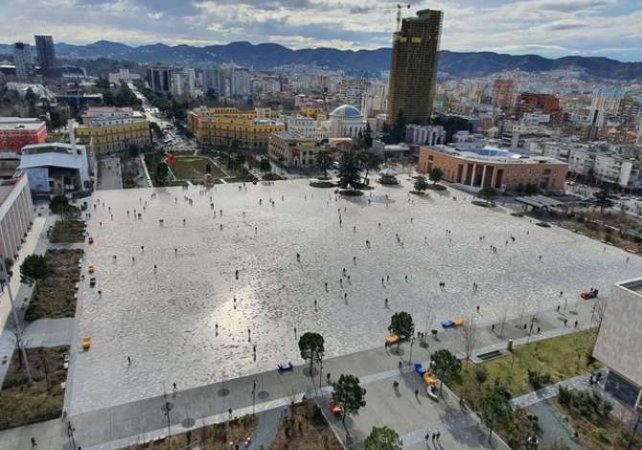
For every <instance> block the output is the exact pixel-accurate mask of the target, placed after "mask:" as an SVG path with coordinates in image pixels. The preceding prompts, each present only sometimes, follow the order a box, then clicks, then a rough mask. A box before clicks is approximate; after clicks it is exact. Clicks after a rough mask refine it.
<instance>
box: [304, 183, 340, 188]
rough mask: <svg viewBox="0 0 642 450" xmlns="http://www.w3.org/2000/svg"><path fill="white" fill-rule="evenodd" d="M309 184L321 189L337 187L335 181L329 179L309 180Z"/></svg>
mask: <svg viewBox="0 0 642 450" xmlns="http://www.w3.org/2000/svg"><path fill="white" fill-rule="evenodd" d="M310 186H312V187H315V188H321V189H328V188H333V187H337V185H336V183H333V182H331V181H310Z"/></svg>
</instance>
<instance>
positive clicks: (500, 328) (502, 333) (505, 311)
mask: <svg viewBox="0 0 642 450" xmlns="http://www.w3.org/2000/svg"><path fill="white" fill-rule="evenodd" d="M507 318H508V309H506V308H504V314H502V321H501V322H500V323H499V337H500V338H502V339H503V338H504V325H506V319H507Z"/></svg>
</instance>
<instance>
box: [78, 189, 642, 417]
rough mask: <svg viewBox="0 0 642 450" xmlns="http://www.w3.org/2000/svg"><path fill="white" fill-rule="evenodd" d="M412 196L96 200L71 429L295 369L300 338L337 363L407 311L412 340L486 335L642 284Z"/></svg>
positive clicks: (453, 207) (473, 213)
mask: <svg viewBox="0 0 642 450" xmlns="http://www.w3.org/2000/svg"><path fill="white" fill-rule="evenodd" d="M408 188H409V186H408V185H405V186H403V187H398V188H385V187H377V188H376V189H375V190H373V191H372V197H371V198H370V196H369V194H366V195H365V196H364V197H361V198H356V199H355V198H350V199H341V198H338V199H335V196H334V194H333V193H332V192H331V191H328V190H320V189H314V188H311V187H309V186H308V181H307V180H297V181H286V182H279V183H271V184H258V185H255V186H253V185H248V186H247V187H246V189H247V190H245V189H243V188H242V186H241V185H239V184H233V185H225V186H217V187H216V188H215V189H214V190H212V191H211V192H209V193H204V192H201V191H199V189H200V188H199V187H196V188H192V189H190V190H182V189H181V188H169V189H156V190H151V189H147V190H145V189H142V190H127V191H100V192H97V193H96V194H95V196H94V200H93V201H98V202H100V203H99V205H98V207H97V208H96V210H94V208H93V207H92V208H91V213H92V220H91V221H90V224H89V233H90V235H92V236H93V237H94V238H95V240H96V243H95V244H94V245H92V246H88V250H87V256H86V263H91V264H95V265H96V267H97V272H96V278H97V283H98V284H97V287H96V288H95V289H90V288H89V287H88V281H89V277H86V278H85V281H84V283H83V284H82V286H81V289H80V302H79V318H78V330H77V333H76V335H75V336H76V338H75V340H74V345H75V348H74V351H73V352H72V359H73V364H72V366H73V373H72V383H71V384H72V385H73V387H72V391H71V393H68V395H69V396H70V397H69V402H68V403H67V408H68V410H69V412H70V414H79V413H82V412H87V411H91V410H95V409H99V408H105V407H109V406H114V405H118V404H120V403H125V402H130V401H135V400H139V399H144V398H147V397H153V396H156V395H159V394H160V393H162V390H163V385H165V386H169V385H171V383H172V382H173V381H175V380H178V381H180V384H181V386H184V387H186V388H194V387H197V386H202V385H207V384H211V383H215V382H218V381H222V380H228V379H231V378H234V377H239V376H244V375H250V374H253V373H259V372H262V371H264V370H269V369H271V368H273V367H274V366H275V364H276V363H277V362H278V361H289V360H292V361H294V362H295V363H298V362H300V360H299V359H298V356H297V355H298V353H299V352H298V348H297V339H296V337H295V335H294V328H295V327H296V328H297V331H298V333H299V334H300V333H302V332H304V331H307V330H312V329H313V330H315V331H319V332H320V333H321V334H323V335H324V336H325V339H326V349H327V351H326V352H327V356H328V357H333V356H337V355H342V354H347V353H352V352H355V351H360V350H364V349H367V348H371V347H373V346H378V345H380V344H381V343H382V341H383V338H384V336H385V335H386V328H387V325H388V323H389V319H390V315H391V314H392V312H394V311H399V310H406V311H409V312H410V313H411V314H412V315H413V317H415V320H416V322H417V329H418V330H426V329H430V328H431V327H433V326H435V325H436V324H438V323H439V322H440V321H441V320H444V319H452V318H455V317H458V316H462V317H466V318H468V317H472V316H475V317H477V319H476V320H477V322H478V323H480V324H483V323H486V324H489V323H491V322H497V321H498V320H499V319H500V317H501V316H502V315H503V314H504V313H507V314H508V315H509V316H523V317H527V316H529V314H532V313H534V312H536V311H537V310H541V309H545V308H550V307H554V306H555V305H558V304H562V303H563V302H562V300H563V299H560V297H559V295H558V293H559V291H564V293H565V294H564V295H565V298H564V300H568V301H574V300H575V299H576V298H577V295H578V292H579V291H580V290H582V289H586V288H588V287H592V286H597V287H600V288H601V289H602V294H603V295H605V294H606V293H607V291H608V286H610V285H611V284H612V283H613V282H614V281H617V280H620V279H625V278H630V277H633V276H637V275H638V274H639V273H640V270H641V269H642V260H640V259H639V258H637V257H633V258H631V261H630V263H626V257H627V256H629V255H628V254H625V253H624V252H622V251H619V250H617V249H615V248H608V249H607V250H606V251H603V246H602V245H601V244H600V243H598V242H595V241H591V240H589V239H587V238H585V237H583V236H579V235H576V234H573V233H571V232H568V231H565V230H561V229H558V228H551V229H542V228H540V227H537V226H535V225H534V224H531V223H529V221H528V219H524V218H515V217H512V216H510V215H509V214H507V213H506V212H505V211H503V210H502V209H500V208H498V209H496V210H488V209H486V208H480V207H477V206H474V205H471V204H470V203H469V202H467V201H466V202H464V201H462V198H463V197H462V194H461V193H453V194H452V195H456V196H457V197H458V198H459V200H457V201H454V200H452V198H451V197H450V196H449V195H445V196H440V195H438V194H433V197H432V198H431V199H429V200H422V199H415V198H414V197H412V198H411V197H409V196H408ZM152 194H155V198H152ZM186 196H187V197H189V198H191V199H192V200H193V206H190V204H189V202H188V201H186ZM210 196H211V197H212V200H213V202H214V208H215V209H214V210H212V209H210ZM386 196H388V198H389V201H386ZM260 199H261V200H262V204H261V205H260V204H259V200H260ZM270 199H272V200H273V201H274V206H272V205H271V203H270V201H269V200H270ZM369 199H370V200H371V204H370V205H368V200H369ZM409 199H411V200H412V201H413V202H414V203H411V202H409ZM145 204H146V206H145ZM386 205H387V206H386ZM109 208H111V211H110V209H109ZM134 209H136V210H137V212H140V213H141V214H142V216H141V220H135V219H134V218H133V214H134V213H133V210H134ZM221 209H222V210H223V216H222V217H221V214H220V210H221ZM127 210H129V211H130V214H129V217H128V216H127V214H126V211H127ZM338 210H340V211H341V216H342V224H341V226H340V224H339V216H338ZM214 212H216V217H214ZM111 214H113V216H114V218H113V220H111ZM411 218H412V219H413V220H412V223H411ZM161 219H162V220H164V225H162V226H161V225H160V224H159V220H161ZM183 219H185V220H186V222H185V225H183V223H182V220H183ZM100 223H102V225H100ZM379 223H381V227H379V225H378V224H379ZM221 226H222V227H223V229H222V230H221ZM255 227H256V230H257V232H256V233H255ZM353 227H356V228H353ZM447 229H449V230H451V233H452V234H450V235H449V234H447V233H446V230H447ZM395 234H399V241H398V240H397V239H396V236H395ZM482 235H484V236H485V239H484V240H483V241H480V236H482ZM511 235H513V236H515V237H516V242H514V243H513V242H512V241H511V239H510V236H511ZM424 237H425V238H424ZM449 237H450V238H451V239H452V242H451V241H449ZM366 239H368V240H369V241H370V242H371V243H372V246H371V248H370V249H368V248H366V246H365V241H366ZM505 241H508V242H509V243H508V244H506V243H505ZM401 243H403V246H402V245H401ZM141 245H144V246H145V249H144V252H141V249H140V247H141ZM490 245H495V246H496V247H497V248H498V251H497V252H496V253H494V252H492V251H490V250H489V247H490ZM174 249H176V250H177V252H176V253H174ZM297 252H298V253H300V254H301V261H300V262H297V259H296V253H297ZM113 255H116V256H117V259H116V260H113ZM539 255H542V256H543V258H542V260H541V261H539V258H538V256H539ZM353 256H356V258H357V259H356V264H355V263H353ZM132 257H135V258H136V260H135V263H132ZM154 264H156V265H157V266H158V269H157V271H156V272H154V269H153V266H154ZM343 267H345V268H346V270H347V275H350V277H351V278H350V280H348V278H347V277H343V278H342V274H341V272H342V268H343ZM237 269H238V270H239V279H238V280H236V278H235V270H237ZM569 274H573V276H572V277H571V276H569ZM405 275H408V277H409V278H408V282H406V281H405V279H404V277H405ZM386 276H390V280H389V281H386V282H385V283H384V284H383V285H382V283H381V277H386ZM340 279H342V283H343V288H342V287H341V285H340V283H339V280H340ZM442 280H443V281H445V282H446V289H445V290H441V289H440V288H439V282H440V281H442ZM326 281H327V282H328V292H326V291H325V289H324V282H326ZM473 281H475V282H477V283H478V284H479V286H480V288H479V290H478V291H477V292H472V289H471V285H472V282H473ZM99 289H100V290H101V291H102V296H101V297H100V298H99V296H98V293H97V291H98V290H99ZM345 294H347V302H346V301H345V300H344V295H345ZM234 298H236V299H237V302H236V308H235V304H234V300H233V299H234ZM385 298H389V305H390V307H389V308H390V309H386V308H384V307H383V304H384V299H385ZM314 300H317V302H318V310H316V311H315V308H314V304H313V302H314ZM476 305H480V307H481V309H480V314H478V315H477V313H476V312H475V306H476ZM366 312H367V313H366ZM571 320H572V319H571ZM558 323H559V322H558ZM216 325H218V334H217V328H216ZM248 329H250V330H251V339H252V341H251V342H249V340H248V332H247V330H248ZM82 336H91V337H92V341H93V345H92V349H91V351H89V352H86V353H80V352H79V344H80V337H82ZM253 345H256V346H257V359H256V361H254V359H253V356H252V355H253V351H252V347H253ZM127 355H129V356H131V358H132V360H133V361H134V362H133V364H132V365H131V367H129V366H128V365H127V363H126V356H127Z"/></svg>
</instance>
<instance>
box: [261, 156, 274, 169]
mask: <svg viewBox="0 0 642 450" xmlns="http://www.w3.org/2000/svg"><path fill="white" fill-rule="evenodd" d="M259 170H260V171H261V172H271V171H272V165H271V164H270V160H268V159H267V158H262V159H261V161H260V162H259Z"/></svg>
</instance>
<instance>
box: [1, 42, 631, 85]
mask: <svg viewBox="0 0 642 450" xmlns="http://www.w3.org/2000/svg"><path fill="white" fill-rule="evenodd" d="M11 53H12V49H11V46H10V45H2V44H0V54H11ZM390 53H391V49H390V48H379V49H376V50H356V51H353V50H337V49H333V48H315V49H301V50H292V49H289V48H287V47H284V46H282V45H279V44H257V45H254V44H251V43H249V42H232V43H229V44H226V45H209V46H205V47H194V46H191V45H177V46H173V47H172V46H168V45H165V44H153V45H142V46H139V47H132V46H129V45H125V44H122V43H119V42H111V41H97V42H94V43H92V44H87V45H72V44H65V43H58V44H56V54H57V55H58V56H61V57H65V58H72V59H73V58H77V59H92V58H109V59H116V60H124V61H133V62H137V63H163V64H169V65H172V66H191V67H215V66H217V65H219V64H222V63H231V62H233V63H236V64H239V65H242V66H247V67H252V68H254V69H259V70H261V69H271V68H275V67H279V66H284V65H293V64H300V65H317V66H319V67H323V68H326V69H330V70H344V71H346V72H348V73H350V74H353V75H360V74H363V73H367V72H378V71H383V70H388V68H389V65H390ZM517 69H519V70H523V71H526V72H544V71H551V70H556V69H574V70H578V71H580V72H581V73H582V74H583V75H584V76H587V77H596V78H609V79H619V80H634V79H642V62H620V61H616V60H613V59H609V58H603V57H582V56H566V57H563V58H558V59H549V58H544V57H542V56H538V55H507V54H499V53H493V52H451V51H448V50H443V51H441V52H440V58H439V71H440V73H441V74H442V75H445V76H450V77H457V78H459V77H461V78H465V77H472V76H485V75H490V74H493V73H499V72H504V71H510V70H517Z"/></svg>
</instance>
